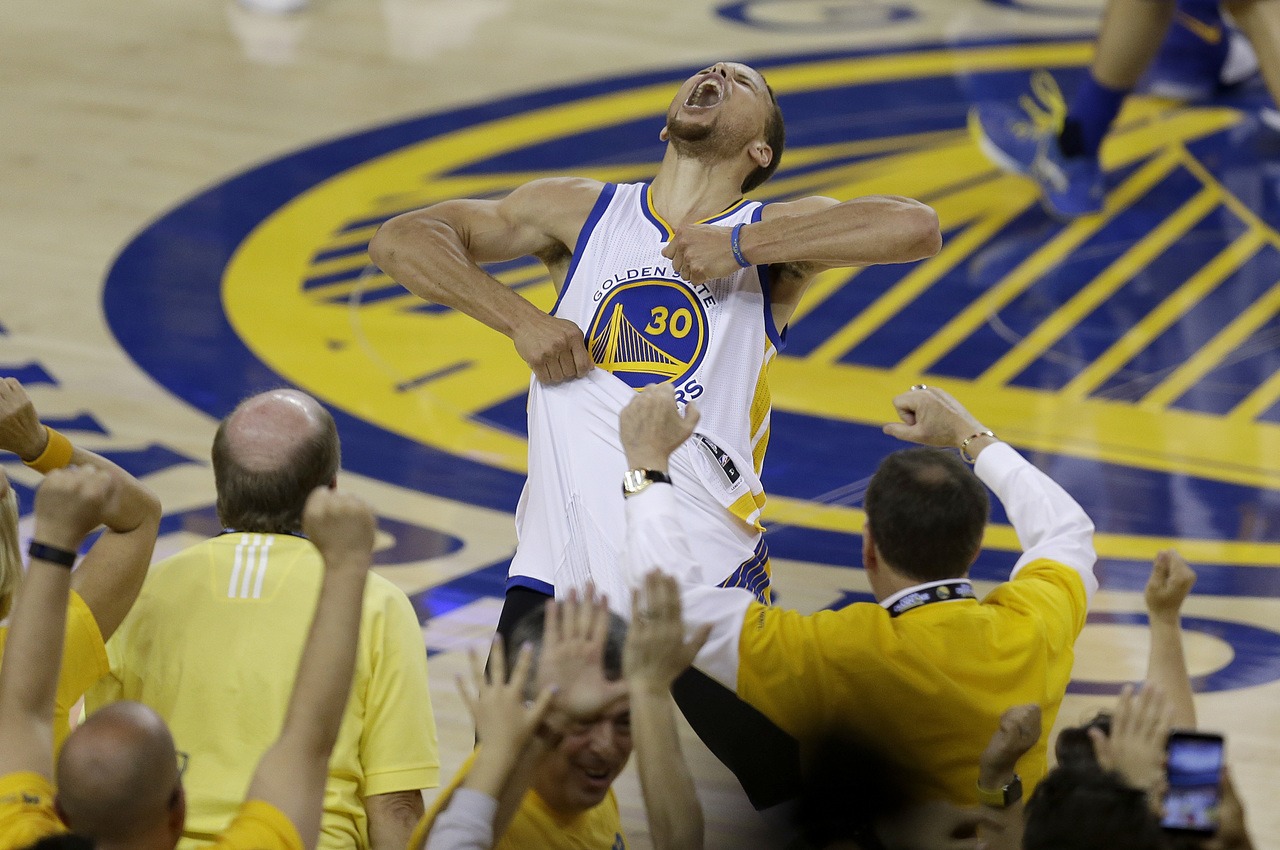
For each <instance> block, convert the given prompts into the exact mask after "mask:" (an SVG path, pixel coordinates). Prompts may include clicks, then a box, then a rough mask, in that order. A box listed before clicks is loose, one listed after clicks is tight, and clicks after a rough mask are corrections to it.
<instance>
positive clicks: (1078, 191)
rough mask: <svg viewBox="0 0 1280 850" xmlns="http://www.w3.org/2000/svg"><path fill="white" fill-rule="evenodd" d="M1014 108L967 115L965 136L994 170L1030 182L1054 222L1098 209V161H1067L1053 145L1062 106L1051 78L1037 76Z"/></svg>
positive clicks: (996, 106)
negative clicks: (966, 133)
mask: <svg viewBox="0 0 1280 850" xmlns="http://www.w3.org/2000/svg"><path fill="white" fill-rule="evenodd" d="M1018 105H1019V107H1020V108H1014V107H1012V106H1010V105H1008V104H1004V103H988V104H981V105H979V106H975V107H973V109H971V110H970V111H969V132H970V134H971V135H972V136H973V139H974V141H975V142H976V143H977V145H978V147H979V148H981V150H982V152H983V153H984V154H986V156H987V158H988V159H990V160H991V161H992V162H993V163H994V164H995V165H997V166H998V167H999V168H1001V169H1003V170H1005V171H1009V172H1013V173H1015V174H1024V175H1026V176H1028V177H1030V178H1031V179H1033V180H1035V181H1036V183H1038V184H1039V185H1040V191H1041V196H1042V199H1043V202H1044V206H1045V209H1046V210H1048V212H1049V214H1050V215H1052V216H1054V217H1055V218H1059V219H1073V218H1078V217H1080V216H1082V215H1089V214H1091V213H1096V212H1099V211H1101V210H1102V200H1103V192H1104V188H1105V184H1104V180H1103V174H1102V167H1101V166H1100V165H1099V163H1098V160H1097V157H1087V156H1086V157H1072V158H1070V159H1068V158H1067V157H1065V156H1063V155H1062V149H1061V148H1060V147H1059V145H1058V136H1059V135H1060V134H1061V133H1062V122H1063V121H1064V120H1065V118H1066V115H1067V104H1066V101H1065V100H1064V99H1063V97H1062V92H1061V91H1060V90H1059V89H1058V84H1057V83H1056V82H1055V81H1054V79H1053V76H1052V75H1050V74H1049V73H1047V72H1045V71H1038V72H1036V74H1034V75H1033V76H1032V78H1031V92H1030V94H1024V95H1022V97H1020V98H1019V99H1018Z"/></svg>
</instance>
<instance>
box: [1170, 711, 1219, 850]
mask: <svg viewBox="0 0 1280 850" xmlns="http://www.w3.org/2000/svg"><path fill="white" fill-rule="evenodd" d="M1224 743H1225V742H1224V741H1223V739H1222V736H1221V735H1217V734H1214V733H1212V732H1171V733H1169V743H1168V756H1169V762H1168V765H1169V766H1168V776H1169V791H1168V793H1166V794H1165V796H1164V815H1163V816H1162V817H1161V819H1160V825H1161V826H1163V827H1164V828H1165V829H1167V830H1169V831H1171V832H1184V833H1191V834H1194V835H1213V834H1214V833H1215V832H1217V831H1218V807H1219V805H1220V804H1221V803H1222V763H1223V748H1224Z"/></svg>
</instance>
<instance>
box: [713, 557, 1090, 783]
mask: <svg viewBox="0 0 1280 850" xmlns="http://www.w3.org/2000/svg"><path fill="white" fill-rule="evenodd" d="M1086 604H1087V600H1086V597H1085V588H1084V582H1083V581H1082V580H1081V578H1080V575H1079V573H1077V572H1076V571H1075V570H1072V569H1070V568H1069V567H1066V566H1064V565H1062V564H1059V563H1056V562H1054V561H1048V560H1038V561H1033V562H1032V563H1030V564H1028V565H1027V566H1025V567H1023V569H1022V570H1021V571H1020V572H1019V573H1018V575H1017V577H1016V578H1014V579H1013V580H1012V581H1008V582H1005V583H1004V584H1001V585H999V586H997V587H996V588H995V589H994V590H992V591H991V593H990V594H988V595H987V597H986V598H985V599H983V600H982V601H978V600H976V599H955V600H951V601H947V602H937V603H933V604H929V605H924V606H922V607H919V608H915V609H912V610H908V611H906V612H904V613H903V614H901V615H900V616H898V617H892V616H890V614H889V612H888V611H887V610H885V609H884V608H882V607H881V606H879V605H874V604H871V603H866V604H854V605H850V606H847V607H845V608H842V609H840V610H837V611H819V612H817V613H815V614H810V615H807V616H805V615H801V614H799V613H797V612H795V611H787V610H783V609H779V608H766V607H764V606H762V605H760V604H758V603H753V604H752V605H751V607H750V608H749V609H748V610H747V614H746V617H745V619H744V622H743V629H742V634H741V639H740V641H739V652H740V662H739V665H738V694H739V696H741V697H742V698H743V699H744V700H746V701H747V702H749V703H750V704H751V705H753V706H755V707H756V708H758V709H759V710H760V711H762V712H763V713H764V714H766V715H767V716H768V717H769V718H770V719H771V720H773V721H774V722H775V723H777V724H778V726H780V727H781V728H782V729H783V730H785V731H786V732H788V733H789V734H791V735H792V736H794V737H796V738H798V739H799V740H801V741H809V742H812V741H815V740H820V738H821V735H822V734H823V731H824V730H828V729H847V730H856V731H860V732H862V733H864V734H866V735H868V736H870V737H871V741H872V742H874V741H876V740H884V741H893V742H894V748H893V750H892V751H890V752H888V753H886V755H888V756H891V757H893V758H895V759H896V760H897V761H898V762H899V763H900V764H901V765H902V766H903V768H904V769H905V770H906V771H907V773H908V777H909V781H911V782H912V785H913V787H915V788H917V789H918V790H919V791H921V792H922V793H923V794H925V795H927V796H929V797H932V798H944V799H949V800H951V801H953V802H955V803H958V804H976V803H977V802H978V798H977V791H976V788H977V779H978V757H979V756H980V755H981V753H982V750H983V749H984V748H985V747H986V744H987V741H988V740H990V738H991V736H992V735H993V734H994V733H995V731H996V729H998V728H999V725H1000V715H1001V714H1003V713H1004V711H1005V710H1006V709H1008V708H1009V707H1011V706H1014V705H1020V704H1024V703H1032V702H1034V703H1038V704H1039V705H1040V706H1041V709H1042V721H1043V728H1042V732H1041V735H1040V740H1039V742H1038V743H1037V744H1036V745H1035V747H1033V748H1032V749H1031V751H1030V752H1029V753H1027V754H1026V755H1025V756H1023V758H1022V760H1020V761H1019V762H1018V772H1019V774H1020V775H1021V776H1022V779H1023V784H1024V786H1025V787H1026V793H1027V794H1030V792H1031V789H1032V788H1034V786H1035V785H1036V783H1037V782H1039V781H1040V779H1042V778H1043V777H1044V774H1045V771H1046V747H1047V745H1048V739H1049V731H1050V729H1051V728H1052V727H1053V721H1054V718H1056V717H1057V714H1058V708H1059V706H1060V705H1061V704H1062V697H1063V694H1064V693H1065V692H1066V687H1067V683H1068V681H1069V680H1070V678H1071V665H1072V661H1073V659H1074V651H1073V645H1074V643H1075V639H1076V637H1077V635H1079V634H1080V630H1081V629H1082V628H1084V621H1085V615H1086Z"/></svg>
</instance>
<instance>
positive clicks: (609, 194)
mask: <svg viewBox="0 0 1280 850" xmlns="http://www.w3.org/2000/svg"><path fill="white" fill-rule="evenodd" d="M617 189H618V185H617V184H616V183H606V184H604V188H603V189H601V190H600V197H598V198H596V203H595V206H593V207H592V208H591V214H590V215H588V216H587V220H586V221H584V222H583V223H582V230H580V231H578V243H577V244H576V245H574V246H573V259H571V260H570V261H569V271H567V272H565V275H564V283H563V284H562V285H561V286H560V293H559V294H558V295H557V296H556V303H555V304H553V305H551V315H553V316H554V315H555V314H556V310H558V309H559V308H560V302H561V301H563V300H564V294H565V293H566V292H568V291H569V284H570V283H572V282H573V273H574V272H576V271H577V270H578V261H579V260H581V259H582V252H583V251H585V250H586V249H587V240H589V239H590V238H591V234H592V233H593V232H595V229H596V225H597V224H599V223H600V219H601V218H602V217H603V216H604V211H605V210H607V209H608V208H609V204H610V202H612V201H613V194H614V192H616V191H617Z"/></svg>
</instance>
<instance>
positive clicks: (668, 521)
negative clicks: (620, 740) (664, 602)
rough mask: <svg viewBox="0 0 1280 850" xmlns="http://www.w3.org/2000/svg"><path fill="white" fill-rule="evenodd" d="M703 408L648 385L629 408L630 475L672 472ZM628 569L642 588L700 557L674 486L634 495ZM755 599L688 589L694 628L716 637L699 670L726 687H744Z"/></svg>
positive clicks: (685, 597)
mask: <svg viewBox="0 0 1280 850" xmlns="http://www.w3.org/2000/svg"><path fill="white" fill-rule="evenodd" d="M698 416H699V414H698V408H697V406H696V405H693V404H688V405H685V408H684V412H683V414H682V413H681V411H680V410H679V408H677V406H676V399H675V391H674V389H673V388H672V386H671V385H670V384H655V385H653V386H649V387H645V388H644V389H643V390H642V391H640V392H639V393H637V394H636V397H635V398H634V399H632V400H631V402H630V403H629V404H628V405H627V406H626V407H625V408H623V411H622V415H621V417H620V418H619V423H618V429H619V432H620V434H621V438H622V448H623V451H624V452H625V453H626V457H627V466H628V468H630V469H651V470H655V471H658V472H667V471H668V468H669V459H670V457H671V453H672V452H673V451H675V450H676V448H678V447H679V446H680V445H681V444H682V443H684V441H685V440H687V439H689V437H690V435H692V434H693V429H694V428H696V427H697V425H698ZM624 510H625V511H626V515H627V531H626V551H625V553H624V563H625V565H626V570H627V580H628V582H629V583H630V584H631V585H632V586H633V587H639V586H641V585H642V584H643V583H644V582H645V580H646V578H645V577H646V576H647V575H648V574H649V573H651V572H653V571H655V570H656V571H658V572H661V573H665V574H668V575H674V576H676V577H677V578H679V576H680V575H682V574H683V571H682V570H681V569H679V568H678V567H677V566H676V565H678V564H682V563H688V562H689V561H690V560H692V559H693V552H692V550H691V549H690V548H689V540H688V538H687V537H686V536H685V532H684V528H683V525H682V523H681V520H680V513H679V510H678V507H677V505H676V497H675V492H674V488H673V487H672V486H671V485H670V484H662V483H654V484H650V485H649V486H648V487H646V488H645V489H644V490H642V491H641V492H639V493H636V494H635V495H632V496H628V497H627V500H626V505H625V508H624ZM754 601H755V596H753V595H752V594H751V593H750V591H747V590H744V589H742V588H729V587H707V586H704V585H695V584H682V585H680V603H681V606H682V608H683V616H684V620H685V622H687V623H693V624H697V625H708V626H710V629H711V631H710V633H709V635H708V636H707V640H706V642H705V643H704V644H703V646H702V650H701V651H700V652H699V653H698V655H697V658H696V660H695V662H694V663H695V665H696V666H697V667H698V669H700V670H702V672H704V673H706V674H707V675H708V676H711V677H712V678H713V679H715V680H716V681H718V682H720V683H721V684H722V685H724V686H725V687H727V688H729V689H730V690H733V691H734V692H735V693H736V692H737V689H738V643H739V636H740V635H741V633H742V623H743V617H744V616H745V615H746V612H747V608H749V607H750V606H751V603H752V602H754Z"/></svg>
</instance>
